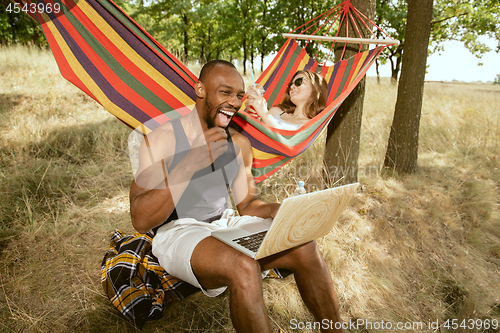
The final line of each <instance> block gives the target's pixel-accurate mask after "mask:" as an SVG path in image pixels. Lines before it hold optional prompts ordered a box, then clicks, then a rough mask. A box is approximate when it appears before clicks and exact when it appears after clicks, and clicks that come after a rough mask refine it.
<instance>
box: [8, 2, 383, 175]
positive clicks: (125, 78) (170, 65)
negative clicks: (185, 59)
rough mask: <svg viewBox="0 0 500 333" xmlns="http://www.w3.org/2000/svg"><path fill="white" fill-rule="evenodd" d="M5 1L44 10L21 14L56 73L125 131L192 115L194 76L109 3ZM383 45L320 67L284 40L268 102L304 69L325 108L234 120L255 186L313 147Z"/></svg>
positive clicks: (266, 79) (269, 76) (267, 76)
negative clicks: (248, 150)
mask: <svg viewBox="0 0 500 333" xmlns="http://www.w3.org/2000/svg"><path fill="white" fill-rule="evenodd" d="M12 1H14V2H17V3H19V4H20V5H21V6H25V5H26V6H28V8H32V7H31V5H32V4H33V5H36V4H43V5H44V6H46V7H44V8H48V7H47V6H49V5H50V7H51V8H52V9H51V11H50V13H49V12H48V11H43V12H39V11H37V10H35V11H34V12H31V11H27V13H28V14H30V15H31V16H32V17H33V18H34V19H35V20H37V21H38V23H39V24H40V25H41V27H42V29H43V31H44V33H45V36H46V38H47V40H48V42H49V46H50V48H51V50H52V53H53V54H54V57H55V59H56V61H57V63H58V66H59V68H60V71H61V74H62V75H63V77H65V78H66V79H67V80H69V81H70V82H72V83H73V84H75V85H76V86H77V87H78V88H80V89H81V90H82V91H84V92H85V93H86V94H88V95H89V96H90V97H92V98H93V99H94V100H96V101H97V102H98V103H99V104H101V105H102V106H103V107H104V108H105V109H106V110H108V111H109V112H110V113H112V114H113V115H115V116H116V117H117V118H118V119H120V120H121V121H122V122H124V123H125V124H127V125H128V126H130V127H131V128H143V129H144V131H145V132H146V133H147V132H149V131H151V130H154V129H155V128H156V127H157V126H158V125H159V124H161V123H163V122H165V121H168V120H170V119H175V118H177V117H179V116H181V115H184V114H187V113H189V112H190V111H191V110H192V107H193V105H194V100H195V98H196V96H195V92H194V84H195V82H196V81H197V78H196V76H195V75H194V74H192V73H191V72H190V71H189V70H188V69H187V67H185V66H184V65H183V64H182V63H181V62H180V61H178V60H177V59H176V58H175V57H174V56H173V55H172V54H171V53H170V52H168V51H167V50H166V49H165V48H164V47H162V46H161V45H160V44H159V43H158V42H157V41H155V40H154V38H153V37H152V36H150V35H149V34H148V33H147V32H146V31H145V30H144V29H143V28H141V27H140V26H139V25H138V24H137V23H136V22H134V21H133V20H132V19H131V18H130V17H129V16H128V15H127V14H125V13H124V12H123V11H122V10H121V9H120V8H119V7H118V6H116V5H115V4H114V3H113V2H112V1H111V0H12ZM56 4H57V5H59V8H60V10H59V11H58V12H55V10H54V8H55V5H56ZM349 7H352V5H350V1H349V0H346V1H345V2H344V3H343V4H341V5H339V6H337V7H335V8H340V12H341V11H344V12H345V13H344V14H343V15H344V16H347V14H348V12H346V9H349ZM335 8H334V9H335ZM331 13H333V10H330V11H328V13H327V14H328V15H331ZM346 13H347V14H346ZM322 15H323V14H322ZM339 15H340V14H339ZM356 15H358V14H356ZM346 20H347V19H346ZM383 48H384V46H378V47H376V48H375V49H373V50H371V51H367V52H362V53H358V54H357V55H356V56H355V57H353V58H351V59H347V60H343V61H341V62H339V63H337V64H335V65H334V66H332V67H327V66H320V65H318V63H317V62H316V61H315V60H313V59H311V58H310V57H309V56H308V55H307V54H306V52H305V51H304V50H303V49H302V48H300V47H299V46H298V44H297V43H296V42H295V41H294V40H292V39H289V40H288V41H287V42H286V43H285V45H284V46H283V47H282V48H281V50H280V51H279V53H278V54H277V55H276V57H275V59H274V61H273V62H272V64H271V65H270V66H269V67H268V68H267V70H266V71H265V72H264V73H263V74H262V75H261V77H260V78H259V79H258V80H257V82H258V83H261V84H262V85H263V86H264V87H265V89H266V93H265V97H266V98H267V99H268V104H269V105H270V106H271V105H274V104H276V103H277V102H280V100H281V97H282V96H283V93H284V90H285V89H286V84H287V82H288V81H289V80H290V78H291V77H292V75H293V73H295V71H296V70H299V69H311V70H314V71H316V72H319V73H321V74H322V75H323V76H324V77H325V79H326V80H327V81H328V84H329V89H330V90H329V95H328V103H327V105H328V106H327V108H326V109H325V111H323V112H322V113H321V114H320V115H318V116H317V117H315V118H314V119H313V120H311V121H310V122H308V123H307V124H306V125H304V126H303V127H302V128H300V129H299V130H297V131H286V130H278V129H273V128H269V127H268V126H266V125H264V124H262V123H261V122H260V121H258V120H255V119H254V118H252V117H250V116H249V115H248V114H247V113H245V112H244V111H242V112H241V114H239V115H238V116H237V117H235V118H234V126H235V127H236V128H238V129H239V130H240V131H242V133H243V134H244V135H246V136H247V137H248V138H249V139H250V140H251V142H252V146H253V153H254V164H253V174H254V176H255V180H256V182H257V183H258V182H260V181H262V180H264V179H265V178H267V177H269V176H270V175H271V174H272V173H274V172H275V171H276V170H278V169H279V168H280V167H282V166H283V165H284V164H285V163H287V162H289V161H290V160H291V159H292V158H293V157H295V156H297V155H298V154H300V153H301V152H303V151H304V150H305V149H307V148H308V147H309V146H310V145H311V144H312V143H313V142H314V140H315V139H316V138H317V137H318V136H319V134H320V133H321V131H322V130H323V129H325V127H326V125H327V124H328V121H329V120H330V119H331V118H332V116H333V114H334V113H335V111H336V110H337V108H338V107H339V106H340V104H341V103H342V101H343V100H344V99H345V98H346V97H347V95H348V94H349V93H350V92H351V91H352V89H354V87H355V86H356V84H357V83H358V82H359V80H360V79H361V78H362V77H363V75H365V73H366V71H367V70H368V68H369V67H370V65H371V64H372V63H373V62H374V60H375V59H376V57H377V56H378V55H379V54H380V52H381V51H382V49H383ZM145 126H147V127H145Z"/></svg>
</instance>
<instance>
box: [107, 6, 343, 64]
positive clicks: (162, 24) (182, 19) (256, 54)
mask: <svg viewBox="0 0 500 333" xmlns="http://www.w3.org/2000/svg"><path fill="white" fill-rule="evenodd" d="M117 4H118V5H119V6H120V7H122V8H123V9H124V10H125V11H126V12H127V13H128V14H129V15H131V17H132V18H133V19H134V20H136V21H137V22H138V23H139V24H140V25H141V26H142V27H144V28H145V29H146V30H147V31H148V32H149V33H150V34H151V35H152V36H153V37H154V38H155V39H157V40H158V41H159V42H160V43H161V44H162V45H164V46H165V47H166V48H167V49H168V50H169V51H171V52H172V53H174V55H176V56H178V57H179V58H180V59H181V60H182V61H200V62H205V61H208V60H211V59H215V58H222V59H228V60H234V59H238V60H241V61H243V63H245V64H247V63H251V64H253V65H255V62H256V59H257V58H259V59H260V60H261V64H260V65H261V69H262V70H263V58H264V57H266V56H267V55H269V54H271V53H272V52H275V51H277V50H278V48H279V47H281V45H282V44H283V43H284V41H285V39H284V38H283V37H282V36H281V34H282V33H285V32H290V31H292V30H294V29H295V28H297V27H299V26H300V25H302V24H304V23H306V22H307V21H309V20H311V19H312V18H314V17H316V16H318V15H319V14H321V13H322V12H324V11H326V10H328V9H330V8H332V7H334V6H335V5H336V3H335V1H333V0H328V1H320V0H303V1H302V0H301V1H299V0H292V1H284V0H176V1H167V0H152V1H147V2H146V1H142V0H118V1H117ZM311 46H312V44H311V45H310V46H308V48H311ZM308 51H314V52H315V51H316V50H314V49H313V48H311V49H310V50H309V49H308ZM311 53H312V52H311Z"/></svg>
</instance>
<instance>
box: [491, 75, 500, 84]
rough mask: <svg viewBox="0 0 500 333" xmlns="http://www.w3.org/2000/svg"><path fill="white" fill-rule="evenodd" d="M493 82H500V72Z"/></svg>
mask: <svg viewBox="0 0 500 333" xmlns="http://www.w3.org/2000/svg"><path fill="white" fill-rule="evenodd" d="M493 84H500V74H498V75H497V77H496V78H495V81H494V82H493Z"/></svg>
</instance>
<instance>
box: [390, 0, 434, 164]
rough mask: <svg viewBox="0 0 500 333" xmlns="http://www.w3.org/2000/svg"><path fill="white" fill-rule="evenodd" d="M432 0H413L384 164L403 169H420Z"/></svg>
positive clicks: (410, 0)
mask: <svg viewBox="0 0 500 333" xmlns="http://www.w3.org/2000/svg"><path fill="white" fill-rule="evenodd" d="M432 5H433V4H432V0H409V1H408V17H407V22H406V36H405V45H404V51H403V55H404V59H403V64H402V68H401V77H400V79H399V86H398V97H397V101H396V108H395V111H394V119H393V121H392V126H391V133H390V136H389V143H388V146H387V152H386V155H385V161H384V166H386V167H388V168H391V169H394V170H395V171H397V172H399V173H412V172H415V171H416V170H417V159H418V132H419V125H420V115H421V111H422V99H423V93H424V79H425V69H426V64H427V49H428V46H429V38H430V33H431V19H432Z"/></svg>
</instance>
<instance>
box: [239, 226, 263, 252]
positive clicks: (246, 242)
mask: <svg viewBox="0 0 500 333" xmlns="http://www.w3.org/2000/svg"><path fill="white" fill-rule="evenodd" d="M266 233H267V230H264V231H261V232H258V233H255V234H251V235H246V236H243V237H240V238H235V239H233V242H236V243H238V244H240V245H241V246H243V247H244V248H246V249H248V250H250V251H252V252H257V250H258V249H259V247H260V244H262V241H263V240H264V237H265V236H266Z"/></svg>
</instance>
